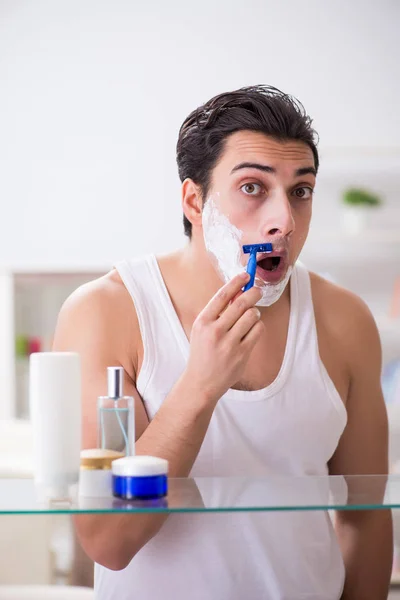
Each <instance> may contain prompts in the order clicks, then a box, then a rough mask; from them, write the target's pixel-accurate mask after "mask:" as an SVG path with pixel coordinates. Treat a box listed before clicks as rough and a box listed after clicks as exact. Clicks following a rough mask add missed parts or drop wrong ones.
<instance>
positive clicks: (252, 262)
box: [243, 244, 272, 292]
mask: <svg viewBox="0 0 400 600" xmlns="http://www.w3.org/2000/svg"><path fill="white" fill-rule="evenodd" d="M243 252H244V253H245V254H250V256H249V260H248V262H247V269H246V271H247V273H248V274H249V275H250V280H249V281H248V282H247V283H246V285H245V286H244V288H243V291H244V292H247V290H249V289H250V288H252V287H253V285H254V279H255V276H256V268H257V253H259V252H263V253H265V252H272V244H247V245H245V246H243Z"/></svg>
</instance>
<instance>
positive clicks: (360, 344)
mask: <svg viewBox="0 0 400 600" xmlns="http://www.w3.org/2000/svg"><path fill="white" fill-rule="evenodd" d="M353 302H355V305H354V304H353ZM353 302H352V304H353V306H352V307H351V310H350V312H351V313H353V315H352V319H351V323H350V324H349V329H348V332H347V335H346V349H345V353H346V355H347V356H348V357H349V358H348V364H349V377H350V385H349V393H348V398H347V405H346V408H347V415H348V421H347V425H346V428H345V431H344V432H343V435H342V437H341V439H340V442H339V445H338V447H337V449H336V452H335V454H334V455H333V457H332V459H331V461H330V464H329V472H330V474H331V475H368V474H387V473H388V421H387V413H386V407H385V403H384V399H383V394H382V389H381V382H380V380H381V362H382V360H381V345H380V339H379V334H378V331H377V328H376V325H375V322H374V320H373V318H372V316H371V314H370V312H369V310H368V309H367V308H366V306H365V305H364V304H363V303H362V302H361V301H358V299H357V300H356V301H354V300H353ZM347 316H349V315H347ZM382 484H383V485H382V490H381V491H382V493H381V497H382V498H383V494H384V487H385V486H384V482H382ZM351 485H352V482H351V479H349V486H350V488H349V493H351ZM356 485H357V484H356V482H354V486H356ZM335 517H336V519H335V529H336V533H337V535H338V539H339V543H340V547H341V551H342V555H343V558H344V563H345V569H346V580H345V587H344V592H343V596H342V599H343V600H386V598H387V595H388V588H389V582H390V575H391V570H392V560H393V527H392V517H391V511H390V510H382V509H377V510H366V511H358V510H344V511H338V512H337V513H336V515H335Z"/></svg>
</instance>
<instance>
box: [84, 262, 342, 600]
mask: <svg viewBox="0 0 400 600" xmlns="http://www.w3.org/2000/svg"><path fill="white" fill-rule="evenodd" d="M117 269H118V272H119V274H120V276H121V278H122V280H123V282H124V284H125V286H126V288H127V290H128V291H129V293H130V294H131V296H132V299H133V301H134V305H135V309H136V312H137V315H138V320H139V325H140V331H141V336H142V340H143V347H144V359H143V366H142V368H141V370H140V374H139V376H138V379H137V389H138V391H139V393H140V395H141V397H142V399H143V402H144V405H145V408H146V411H147V414H148V416H149V419H150V420H151V419H152V418H153V417H154V415H155V413H156V412H157V410H158V409H159V408H160V406H161V404H162V403H163V401H164V399H165V398H166V396H167V394H168V393H169V391H170V390H171V388H172V387H173V385H174V384H175V382H176V381H177V379H178V378H179V377H180V375H181V374H182V372H183V371H184V369H185V366H186V363H187V360H188V356H189V341H188V339H187V337H186V335H185V332H184V330H183V327H182V325H181V323H180V321H179V319H178V316H177V314H176V312H175V309H174V307H173V304H172V302H171V299H170V297H169V294H168V292H167V289H166V286H165V284H164V281H163V278H162V276H161V272H160V270H159V267H158V263H157V260H156V258H155V256H153V255H150V256H146V257H144V258H140V259H135V260H129V261H125V262H123V263H121V264H119V265H118V266H117ZM290 293H291V308H290V321H289V329H288V336H287V344H286V350H285V355H284V359H283V363H282V366H281V369H280V371H279V374H278V376H277V377H276V379H275V381H273V383H271V385H269V386H268V387H266V388H264V389H260V390H255V391H239V390H234V389H229V390H228V391H227V392H226V394H224V396H222V398H221V399H220V400H219V402H218V404H217V406H216V408H215V410H214V413H213V416H212V418H211V421H210V424H209V427H208V430H207V433H206V436H205V438H204V441H203V444H202V446H201V449H200V452H199V454H198V456H197V459H196V461H195V463H194V465H193V469H192V471H191V477H194V478H198V479H196V483H197V485H198V487H199V490H200V492H201V495H202V496H203V499H204V501H205V503H206V504H208V503H213V504H215V503H216V502H217V503H219V504H221V505H223V504H225V505H227V504H228V503H229V502H230V501H232V497H230V496H229V495H230V494H232V486H231V487H230V491H229V490H226V489H225V488H224V489H214V488H213V487H212V486H209V485H207V480H206V479H204V480H202V477H205V476H227V477H232V476H247V477H263V476H268V475H269V476H271V475H293V476H296V475H326V474H327V473H328V468H327V463H328V461H329V459H330V457H331V456H332V454H333V452H334V451H335V449H336V447H337V444H338V441H339V438H340V436H341V434H342V432H343V429H344V427H345V424H346V410H345V407H344V405H343V402H342V401H341V398H340V396H339V394H338V392H337V391H336V388H335V387H334V385H333V382H332V381H331V379H330V378H329V376H328V373H327V371H326V369H325V367H324V365H323V363H322V361H321V359H320V356H319V352H318V342H317V335H316V327H315V319H314V310H313V303H312V297H311V286H310V278H309V274H308V272H307V270H306V269H305V268H304V267H303V266H302V265H301V264H300V263H297V264H296V266H295V268H294V269H293V274H292V277H291V280H290ZM232 481H233V480H232ZM208 483H209V480H208ZM233 487H234V486H233ZM241 493H245V491H244V492H242V491H241V490H240V489H236V490H235V494H236V499H237V495H238V494H239V495H240V494H241ZM244 501H245V499H244ZM343 585H344V565H343V560H342V557H341V554H340V550H339V546H338V543H337V540H336V536H335V533H334V530H333V527H332V523H331V519H330V516H329V514H328V513H327V512H326V511H297V512H296V511H293V512H291V511H288V512H286V511H285V512H243V513H210V514H206V513H197V514H193V513H192V514H184V513H181V514H172V515H170V516H169V517H168V519H167V521H166V523H165V524H164V525H163V527H162V529H161V530H160V532H159V533H158V534H157V535H156V536H155V537H154V538H153V539H152V540H151V541H150V542H149V543H148V544H146V545H145V546H144V547H143V548H142V549H141V550H140V551H139V552H138V554H137V555H136V556H135V557H134V558H133V560H132V561H131V563H130V564H129V565H128V566H127V567H126V568H125V569H124V570H122V571H111V570H108V569H106V568H104V567H101V566H100V565H96V566H95V590H96V599H97V600H117V599H118V600H139V599H143V600H159V599H163V600H187V599H188V598H190V600H244V599H249V600H261V599H266V600H305V599H307V600H338V599H339V598H340V596H341V593H342V589H343Z"/></svg>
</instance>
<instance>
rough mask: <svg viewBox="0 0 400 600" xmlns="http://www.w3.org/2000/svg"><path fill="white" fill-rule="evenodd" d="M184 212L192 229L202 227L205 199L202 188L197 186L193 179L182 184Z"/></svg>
mask: <svg viewBox="0 0 400 600" xmlns="http://www.w3.org/2000/svg"><path fill="white" fill-rule="evenodd" d="M182 210H183V213H184V215H185V217H186V218H187V219H188V221H190V222H191V224H192V227H199V226H201V223H202V221H201V213H202V211H203V199H202V195H201V190H200V186H199V185H197V184H195V183H194V181H193V180H192V179H185V181H184V182H183V184H182Z"/></svg>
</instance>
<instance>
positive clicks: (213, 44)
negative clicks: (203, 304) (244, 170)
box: [0, 0, 400, 598]
mask: <svg viewBox="0 0 400 600" xmlns="http://www.w3.org/2000/svg"><path fill="white" fill-rule="evenodd" d="M399 25H400V4H399V3H398V2H397V1H396V0H380V1H379V2H378V1H377V0H369V1H368V0H353V1H352V2H347V1H345V0H335V1H333V2H328V1H321V0H304V2H302V3H299V2H297V1H296V0H284V1H281V2H272V1H270V0H248V1H247V2H239V1H238V0H232V1H231V2H228V1H227V0H202V2H201V3H194V2H188V1H186V2H184V1H183V0H171V1H170V2H163V1H162V0H155V1H153V2H151V3H140V2H131V1H122V0H114V1H111V0H109V1H105V0H96V1H94V0H85V1H78V0H68V1H67V0H59V1H58V2H53V1H50V0H48V1H44V0H37V1H34V0H31V1H29V0H0V198H1V207H2V217H1V218H0V332H1V335H0V385H1V390H2V394H1V399H0V477H6V476H7V477H31V476H32V465H31V462H30V447H31V446H30V444H31V438H30V436H31V431H30V424H29V405H28V404H29V403H28V393H27V382H28V379H27V378H28V364H29V355H30V353H32V352H36V351H41V350H48V349H50V348H51V342H52V335H53V332H54V327H55V322H56V318H57V314H58V311H59V309H60V307H61V305H62V303H63V301H64V300H65V298H66V297H67V296H68V295H69V294H70V293H71V292H72V291H73V290H74V289H75V288H76V287H78V286H79V285H81V283H84V282H85V281H88V280H90V279H93V278H95V277H97V276H99V275H101V274H104V273H105V272H107V271H108V270H109V269H110V268H111V267H112V266H113V265H114V264H115V262H116V261H118V260H120V259H123V258H126V257H130V256H136V255H141V254H145V253H147V252H156V253H163V252H166V251H170V250H173V249H175V248H177V247H178V246H180V245H181V244H182V243H184V236H183V233H182V225H181V222H182V213H181V208H180V182H179V179H178V175H177V169H176V164H175V144H176V140H177V134H178V130H179V127H180V125H181V122H182V121H183V119H184V118H185V117H186V116H187V114H188V113H189V112H190V111H191V110H193V109H194V108H195V107H197V106H198V105H200V104H201V103H202V102H204V101H206V100H207V99H209V98H210V97H211V96H213V95H215V94H217V93H220V92H223V91H228V90H232V89H235V88H238V87H242V86H244V85H252V84H257V83H267V84H271V85H274V86H276V87H278V88H280V89H282V90H283V91H285V92H288V93H291V94H293V95H294V96H296V97H297V98H298V99H299V100H300V101H301V102H302V103H303V104H304V106H305V108H306V110H307V112H308V113H309V114H310V116H311V117H312V118H313V119H314V127H315V128H316V130H317V132H318V133H319V136H320V143H319V151H320V160H321V167H320V173H319V175H318V182H317V188H316V194H315V203H314V220H313V225H312V229H311V233H310V237H309V240H308V242H307V244H306V246H305V248H304V251H303V253H302V256H301V260H302V261H303V262H304V263H305V264H306V265H307V267H308V268H309V269H311V270H316V271H317V272H318V273H320V274H322V275H324V276H325V277H327V278H329V279H331V280H333V281H336V282H337V283H339V284H341V285H344V286H345V287H348V288H349V289H352V290H353V291H355V292H356V293H358V294H360V295H361V296H362V297H363V298H364V299H365V301H366V302H367V303H368V305H369V306H370V308H371V310H372V312H373V314H374V316H375V318H376V321H377V324H378V327H379V330H380V334H381V339H382V346H383V356H384V365H383V372H382V383H383V389H384V393H385V400H386V403H387V406H388V412H389V418H390V427H391V440H390V441H391V468H392V470H393V471H396V470H398V465H397V461H398V460H399V459H400V433H398V430H400V409H399V407H400V202H399V189H400V168H399V167H400V119H399V117H398V99H399V97H400V77H399V64H400V63H399V59H400V43H399V36H398V29H399ZM397 440H398V441H397ZM396 441H397V443H396ZM21 519H22V517H18V516H16V517H2V520H1V525H0V527H1V531H2V536H1V539H0V556H1V559H2V560H1V561H0V585H1V584H3V585H5V584H18V583H29V584H30V583H40V584H48V583H59V584H69V583H80V584H82V585H86V584H88V585H90V583H91V565H90V564H88V565H87V566H86V567H85V568H83V567H82V565H84V561H83V560H82V557H81V556H79V555H77V554H76V552H77V550H76V547H75V544H74V540H73V537H72V533H71V526H70V521H69V519H68V518H67V517H65V518H64V519H62V518H61V517H57V519H55V518H53V519H52V520H51V519H49V518H45V517H40V518H39V517H28V516H26V517H24V518H23V519H22V520H21ZM24 519H25V520H24ZM29 527H32V528H33V530H32V531H34V532H36V533H34V534H32V535H30V537H29V542H28V537H27V528H29ZM7 532H8V533H7ZM11 540H12V547H13V548H15V552H14V551H13V552H11V553H10V552H9V551H7V549H9V548H10V543H11ZM21 549H22V550H21ZM6 554H7V560H5V559H4V558H3V557H6ZM74 557H75V559H74ZM395 562H396V561H395ZM77 564H78V565H80V566H81V568H80V569H78V568H77ZM74 565H75V566H74ZM396 570H397V564H395V571H396ZM0 598H2V596H1V588H0Z"/></svg>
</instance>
